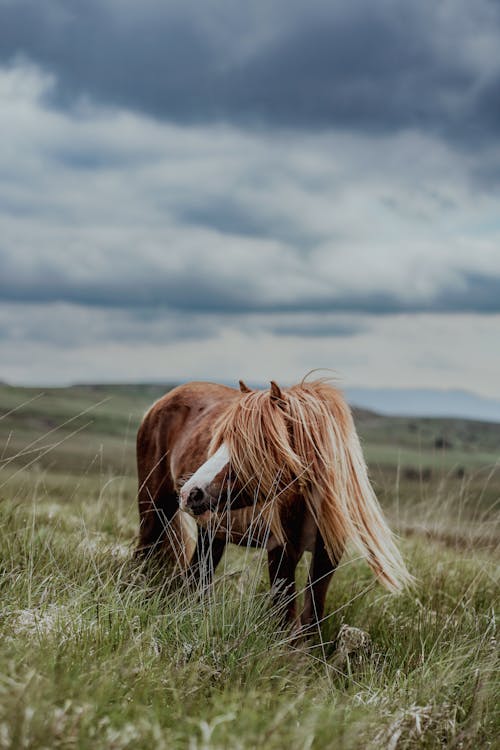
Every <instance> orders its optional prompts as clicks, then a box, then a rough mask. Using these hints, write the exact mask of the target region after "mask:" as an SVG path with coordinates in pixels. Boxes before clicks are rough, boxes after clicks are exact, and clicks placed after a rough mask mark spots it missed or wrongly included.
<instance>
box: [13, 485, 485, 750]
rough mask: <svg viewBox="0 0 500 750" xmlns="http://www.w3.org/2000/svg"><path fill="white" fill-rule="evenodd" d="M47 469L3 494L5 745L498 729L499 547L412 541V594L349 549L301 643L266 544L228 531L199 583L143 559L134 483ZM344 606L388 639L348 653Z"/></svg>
mask: <svg viewBox="0 0 500 750" xmlns="http://www.w3.org/2000/svg"><path fill="white" fill-rule="evenodd" d="M33 480H34V476H33V475H32V474H21V475H19V474H18V475H17V476H16V477H13V478H12V480H11V482H7V485H6V488H4V490H3V491H2V492H3V493H4V494H3V501H2V503H1V506H0V513H1V527H0V549H1V592H0V593H1V599H0V601H1V628H2V633H3V635H2V640H1V643H0V670H1V677H0V747H1V748H7V747H14V748H70V747H71V748H73V747H76V748H90V747H92V748H117V749H118V748H148V749H149V748H152V747H155V748H156V747H159V748H161V747H164V748H172V747H179V748H184V747H185V748H226V747H227V748H254V747H257V746H259V745H264V744H265V746H266V747H269V748H283V747H289V748H323V747H335V748H365V747H392V748H407V747H408V748H409V747H429V748H432V747H442V746H450V747H461V748H466V747H470V748H478V747H488V746H490V747H493V746H494V738H495V737H496V736H497V735H496V732H497V731H498V726H495V718H496V717H495V701H496V699H497V698H498V695H496V694H495V673H494V668H495V659H496V649H495V646H496V643H495V615H494V611H493V604H494V602H495V596H496V595H497V594H498V589H497V588H496V581H495V565H494V559H493V558H492V557H491V555H490V553H488V552H475V551H474V550H472V549H471V548H469V549H467V550H466V552H465V553H464V552H463V551H457V550H455V549H449V548H447V547H445V546H443V545H442V544H436V543H433V542H432V541H429V540H426V539H421V538H419V537H414V538H412V539H410V540H407V541H406V542H405V543H404V551H405V554H406V555H407V558H408V560H409V564H410V568H411V570H412V572H414V573H415V574H416V576H417V578H418V584H417V587H416V589H415V590H414V591H412V592H409V593H406V594H403V595H400V596H397V597H394V596H391V595H388V594H386V593H385V592H383V591H382V589H381V588H380V587H377V586H375V585H374V584H373V579H372V576H371V574H370V572H369V571H368V569H367V568H366V567H365V565H364V564H363V563H362V562H360V561H357V560H353V561H349V560H346V561H345V562H344V564H343V565H342V566H341V569H340V570H339V571H338V573H337V574H336V576H335V578H334V582H333V585H332V587H331V591H330V595H329V599H328V607H327V612H328V615H327V617H326V618H325V621H324V622H323V623H322V629H321V637H320V636H319V635H318V636H317V637H315V638H314V639H312V640H310V641H307V642H304V643H301V644H294V643H292V642H291V640H290V638H289V635H288V633H286V632H284V631H282V630H281V629H280V624H279V617H278V613H276V612H275V611H273V608H272V607H271V604H270V601H269V595H268V583H267V580H266V575H265V572H264V570H263V558H262V554H261V553H258V552H251V551H248V550H244V551H240V550H238V549H236V548H234V547H233V548H231V549H230V550H229V552H228V553H226V555H225V557H224V559H223V562H222V563H221V568H220V571H218V575H217V580H216V582H215V584H214V586H213V587H211V588H210V589H208V590H205V591H202V590H199V589H193V588H190V587H189V586H187V585H186V584H185V583H183V582H182V580H180V579H179V577H178V576H177V577H176V576H173V577H172V575H171V574H169V572H168V571H166V570H165V569H162V568H161V567H157V568H156V569H155V568H152V567H149V568H146V567H143V566H140V565H138V564H137V563H135V562H134V561H133V560H132V555H131V540H132V538H133V534H134V532H135V527H136V517H135V507H134V496H133V495H134V488H133V485H132V484H131V483H129V482H128V481H126V480H120V479H119V478H117V479H116V480H115V481H109V479H106V480H105V479H98V478H95V477H94V478H87V480H86V481H84V482H83V483H82V484H81V486H80V487H79V488H78V489H76V491H75V488H74V486H73V487H72V485H71V481H70V479H69V478H68V477H59V476H58V475H54V474H50V473H47V474H45V475H42V476H38V478H37V480H36V482H34V481H33ZM73 484H74V485H75V484H76V479H74V480H73ZM299 577H300V579H301V582H302V585H304V584H305V565H303V566H302V568H301V571H300V576H299ZM343 623H348V624H349V625H352V626H357V627H360V628H363V629H364V630H366V631H368V632H369V634H370V636H371V639H372V644H373V646H372V650H371V652H370V653H369V654H367V655H365V656H363V657H361V658H360V659H355V660H354V659H353V660H351V662H349V660H348V661H347V663H345V664H344V665H342V667H341V668H339V667H338V662H337V661H336V659H335V653H336V651H335V640H336V635H337V633H338V631H339V628H340V626H341V625H342V624H343Z"/></svg>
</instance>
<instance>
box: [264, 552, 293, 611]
mask: <svg viewBox="0 0 500 750" xmlns="http://www.w3.org/2000/svg"><path fill="white" fill-rule="evenodd" d="M267 561H268V567H269V582H270V584H271V593H272V597H273V602H274V604H275V606H276V607H277V608H279V610H280V612H281V614H282V618H283V621H284V623H285V624H287V625H293V624H294V623H295V619H296V616H297V605H296V589H295V570H296V568H297V563H298V561H299V558H298V557H297V555H294V554H291V553H290V552H287V550H286V548H285V547H275V548H274V549H272V550H269V552H268V553H267Z"/></svg>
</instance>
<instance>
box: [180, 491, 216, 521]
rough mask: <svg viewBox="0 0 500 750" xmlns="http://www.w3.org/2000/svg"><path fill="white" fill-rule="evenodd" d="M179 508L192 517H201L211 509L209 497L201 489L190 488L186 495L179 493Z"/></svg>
mask: <svg viewBox="0 0 500 750" xmlns="http://www.w3.org/2000/svg"><path fill="white" fill-rule="evenodd" d="M181 508H182V510H185V511H187V512H188V513H192V515H193V516H201V515H202V513H205V512H206V511H207V510H210V508H211V498H210V495H207V493H206V492H204V491H203V490H202V489H201V487H192V488H191V489H190V490H189V492H188V493H187V494H186V495H183V493H182V492H181Z"/></svg>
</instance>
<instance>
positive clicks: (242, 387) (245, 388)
mask: <svg viewBox="0 0 500 750" xmlns="http://www.w3.org/2000/svg"><path fill="white" fill-rule="evenodd" d="M238 382H239V384H240V391H241V392H242V393H251V392H252V389H251V388H249V387H248V385H247V384H246V383H244V382H243V380H239V381H238Z"/></svg>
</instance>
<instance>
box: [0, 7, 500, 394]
mask: <svg viewBox="0 0 500 750" xmlns="http://www.w3.org/2000/svg"><path fill="white" fill-rule="evenodd" d="M0 132H1V134H2V137H1V140H0V379H2V380H6V381H8V382H18V383H37V384H49V383H67V382H74V381H79V382H81V381H110V380H111V381H133V380H162V381H163V380H175V379H180V378H181V379H186V378H193V377H196V378H211V379H221V380H226V381H227V380H232V379H235V378H238V377H245V378H248V380H250V381H258V382H262V381H264V380H266V379H269V378H271V377H274V378H276V379H278V380H281V381H283V382H290V381H293V380H295V379H297V378H299V377H301V376H302V375H303V374H304V373H305V372H306V371H308V370H309V369H311V368H316V367H318V368H331V369H333V370H335V371H336V372H337V374H338V376H339V378H340V379H341V381H342V382H343V383H345V384H346V385H366V386H398V387H407V386H418V387H438V388H443V387H459V388H467V389H470V390H474V391H477V392H478V393H480V394H483V395H486V396H500V377H499V374H500V3H499V2H496V1H495V0H476V1H475V2H474V3H471V2H470V1H469V0H453V1H452V0H441V1H440V2H436V0H418V2H417V0H412V1H407V0H378V1H377V2H376V3H374V2H373V1H372V0H341V1H337V2H335V1H334V0H325V1H322V0H308V2H297V1H296V0H250V2H247V3H235V2H231V1H230V0H204V2H196V3H195V2H193V1H192V0H179V1H178V2H176V1H175V0H174V1H170V2H160V0H142V2H140V3H139V2H137V1H136V0H0Z"/></svg>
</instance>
